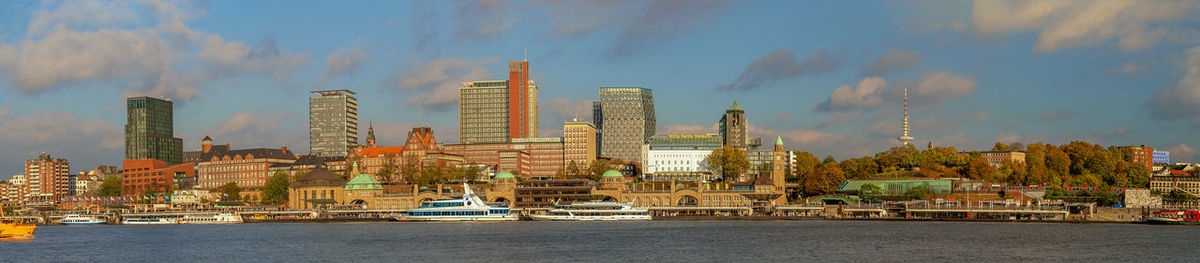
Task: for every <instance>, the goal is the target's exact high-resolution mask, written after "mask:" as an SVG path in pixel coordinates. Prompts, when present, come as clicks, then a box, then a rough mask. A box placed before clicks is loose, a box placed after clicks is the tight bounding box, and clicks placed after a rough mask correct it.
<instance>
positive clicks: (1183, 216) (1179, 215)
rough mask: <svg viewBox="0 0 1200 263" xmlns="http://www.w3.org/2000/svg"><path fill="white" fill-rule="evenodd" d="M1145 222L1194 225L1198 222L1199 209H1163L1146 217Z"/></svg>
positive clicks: (1199, 219)
mask: <svg viewBox="0 0 1200 263" xmlns="http://www.w3.org/2000/svg"><path fill="white" fill-rule="evenodd" d="M1146 222H1147V223H1151V224H1183V225H1196V224H1200V211H1196V210H1165V211H1158V212H1154V214H1153V215H1151V216H1147V217H1146Z"/></svg>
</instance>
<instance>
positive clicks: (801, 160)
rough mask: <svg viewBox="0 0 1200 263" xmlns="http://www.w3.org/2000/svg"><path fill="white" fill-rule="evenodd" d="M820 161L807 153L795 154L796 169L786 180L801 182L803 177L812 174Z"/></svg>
mask: <svg viewBox="0 0 1200 263" xmlns="http://www.w3.org/2000/svg"><path fill="white" fill-rule="evenodd" d="M820 162H821V161H820V159H817V156H816V155H813V154H812V153H808V152H797V153H796V168H795V170H793V171H792V172H791V176H790V177H789V178H788V181H789V182H802V181H804V177H805V176H807V175H809V174H811V173H813V172H814V171H815V170H816V169H817V166H818V165H819V164H820Z"/></svg>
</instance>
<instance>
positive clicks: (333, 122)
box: [308, 90, 358, 157]
mask: <svg viewBox="0 0 1200 263" xmlns="http://www.w3.org/2000/svg"><path fill="white" fill-rule="evenodd" d="M312 93H313V94H316V96H312V97H309V98H308V152H309V154H311V155H315V156H341V157H345V156H346V155H348V154H350V148H351V147H353V146H354V145H358V99H356V98H354V96H352V95H355V93H354V92H353V91H349V90H317V91H313V92H312Z"/></svg>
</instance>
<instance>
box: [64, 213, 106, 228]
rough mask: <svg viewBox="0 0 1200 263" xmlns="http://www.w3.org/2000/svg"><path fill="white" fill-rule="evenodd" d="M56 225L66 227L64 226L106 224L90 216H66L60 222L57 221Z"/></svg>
mask: <svg viewBox="0 0 1200 263" xmlns="http://www.w3.org/2000/svg"><path fill="white" fill-rule="evenodd" d="M58 223H59V224H62V225H66V226H72V225H103V224H106V222H104V220H100V219H97V218H95V217H90V216H83V215H66V216H65V217H63V219H62V220H59V221H58Z"/></svg>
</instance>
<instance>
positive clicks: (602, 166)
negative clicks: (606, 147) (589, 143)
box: [586, 159, 625, 181]
mask: <svg viewBox="0 0 1200 263" xmlns="http://www.w3.org/2000/svg"><path fill="white" fill-rule="evenodd" d="M624 164H625V162H624V161H621V159H612V160H605V159H596V160H595V161H592V164H589V165H588V168H587V171H586V172H587V179H591V180H593V181H600V178H601V177H602V176H604V172H608V170H615V169H617V168H618V167H617V166H618V165H624Z"/></svg>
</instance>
